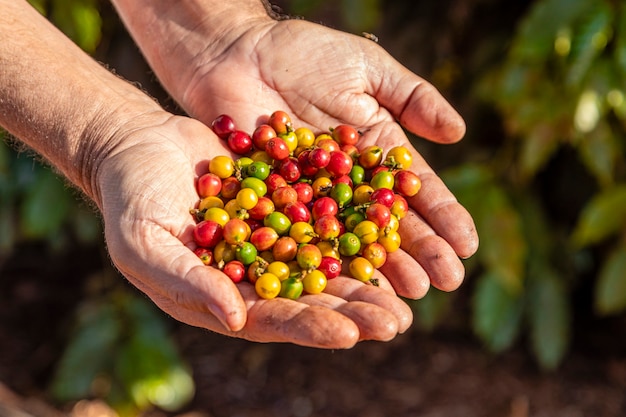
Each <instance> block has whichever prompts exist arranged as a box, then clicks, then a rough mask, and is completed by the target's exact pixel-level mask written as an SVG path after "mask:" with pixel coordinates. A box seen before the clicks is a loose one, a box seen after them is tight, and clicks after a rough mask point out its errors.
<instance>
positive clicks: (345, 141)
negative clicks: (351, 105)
mask: <svg viewBox="0 0 626 417" xmlns="http://www.w3.org/2000/svg"><path fill="white" fill-rule="evenodd" d="M359 136H360V135H359V132H358V131H357V130H356V129H355V128H354V127H352V126H349V125H339V126H337V127H335V128H334V129H333V130H332V137H333V139H335V140H336V141H337V143H339V144H340V145H356V144H357V142H358V140H359Z"/></svg>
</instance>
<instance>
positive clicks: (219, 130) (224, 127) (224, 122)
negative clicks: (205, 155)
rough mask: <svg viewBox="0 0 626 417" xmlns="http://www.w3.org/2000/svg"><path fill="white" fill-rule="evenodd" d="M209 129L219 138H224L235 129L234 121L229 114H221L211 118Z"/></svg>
mask: <svg viewBox="0 0 626 417" xmlns="http://www.w3.org/2000/svg"><path fill="white" fill-rule="evenodd" d="M211 129H212V130H213V132H215V134H216V135H217V136H218V137H219V138H220V139H224V140H226V139H227V138H228V136H229V135H230V134H231V133H232V132H233V131H234V130H235V122H234V120H233V118H232V117H230V116H229V115H227V114H221V115H219V116H217V117H216V118H215V119H214V120H213V122H212V123H211Z"/></svg>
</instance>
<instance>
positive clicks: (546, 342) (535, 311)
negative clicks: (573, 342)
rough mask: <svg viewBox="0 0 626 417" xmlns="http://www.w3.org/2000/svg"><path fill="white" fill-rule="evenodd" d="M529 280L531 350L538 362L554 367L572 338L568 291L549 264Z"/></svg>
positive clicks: (547, 366)
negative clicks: (548, 266)
mask: <svg viewBox="0 0 626 417" xmlns="http://www.w3.org/2000/svg"><path fill="white" fill-rule="evenodd" d="M529 275H531V278H530V279H529V280H528V286H529V288H528V300H529V301H528V304H529V308H528V319H529V326H530V341H531V346H532V350H533V352H534V354H535V357H536V358H537V360H538V362H539V365H540V366H541V367H542V368H544V369H550V370H551V369H555V368H556V367H557V366H558V365H559V364H560V363H561V361H562V360H563V357H564V356H565V353H566V351H567V347H568V346H569V341H570V325H571V324H570V323H571V317H570V305H569V298H568V297H569V294H568V293H567V291H566V290H565V287H564V285H563V281H562V279H560V278H559V276H558V275H557V274H556V272H555V271H553V270H552V269H550V268H547V267H542V268H538V269H536V270H534V271H531V274H529Z"/></svg>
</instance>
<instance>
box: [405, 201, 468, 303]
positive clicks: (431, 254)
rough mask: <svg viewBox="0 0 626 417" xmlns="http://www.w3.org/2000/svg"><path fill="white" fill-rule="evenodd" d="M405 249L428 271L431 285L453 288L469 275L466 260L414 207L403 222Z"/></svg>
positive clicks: (439, 287) (449, 289)
mask: <svg viewBox="0 0 626 417" xmlns="http://www.w3.org/2000/svg"><path fill="white" fill-rule="evenodd" d="M398 232H399V233H400V237H401V240H402V244H401V248H402V249H403V250H404V251H405V252H407V253H408V254H409V255H410V256H412V257H413V258H414V259H415V260H416V261H417V262H418V263H419V264H420V265H421V267H422V268H423V269H424V271H425V272H426V273H427V274H428V277H429V279H430V282H431V284H432V285H433V286H434V287H436V288H438V289H440V290H443V291H453V290H455V289H457V288H458V287H459V285H461V283H462V282H463V278H464V276H465V268H464V267H463V263H462V262H461V260H460V259H459V257H458V256H457V254H456V253H455V252H454V250H453V249H452V247H451V246H450V245H449V244H448V242H446V241H445V240H444V239H443V238H441V237H440V236H438V235H436V234H435V233H434V231H433V230H432V229H431V228H430V226H428V224H426V222H424V220H423V219H422V218H420V217H419V216H418V215H417V214H416V213H415V212H414V211H413V210H410V211H409V212H408V213H407V215H406V216H405V217H404V218H403V219H402V221H401V222H400V228H399V229H398Z"/></svg>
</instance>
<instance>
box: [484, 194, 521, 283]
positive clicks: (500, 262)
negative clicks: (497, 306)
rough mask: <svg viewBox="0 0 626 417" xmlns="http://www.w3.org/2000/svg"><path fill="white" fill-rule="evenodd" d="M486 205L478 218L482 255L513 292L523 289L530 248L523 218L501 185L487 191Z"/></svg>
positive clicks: (490, 267) (487, 265) (485, 261)
mask: <svg viewBox="0 0 626 417" xmlns="http://www.w3.org/2000/svg"><path fill="white" fill-rule="evenodd" d="M482 204H483V209H482V212H481V216H480V217H478V218H476V226H477V230H478V234H479V236H481V247H480V248H479V251H478V256H479V258H480V259H481V260H482V262H483V264H484V265H485V266H486V267H487V268H489V269H493V270H495V271H498V273H497V275H496V276H497V277H498V278H499V279H502V283H503V284H504V285H506V287H507V288H508V289H509V290H510V291H513V292H516V291H520V290H521V287H522V281H523V279H524V263H525V261H526V254H527V251H528V248H527V244H526V240H525V238H524V234H523V231H522V223H521V217H520V215H519V213H518V212H517V210H516V209H515V208H514V207H513V205H512V204H511V202H510V201H509V198H508V196H507V195H506V192H505V191H504V189H502V188H500V187H499V186H495V185H494V186H492V187H490V188H488V189H486V190H484V192H483V194H482Z"/></svg>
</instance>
